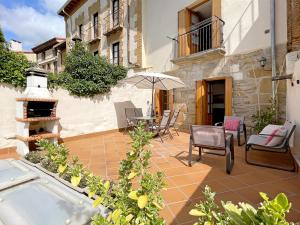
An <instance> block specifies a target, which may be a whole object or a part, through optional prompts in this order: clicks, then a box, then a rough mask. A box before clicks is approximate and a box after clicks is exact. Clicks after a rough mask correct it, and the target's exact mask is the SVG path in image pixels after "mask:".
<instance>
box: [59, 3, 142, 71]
mask: <svg viewBox="0 0 300 225" xmlns="http://www.w3.org/2000/svg"><path fill="white" fill-rule="evenodd" d="M141 10H142V0H81V1H75V0H68V1H67V2H66V3H65V4H64V5H63V6H62V8H61V9H60V10H59V12H58V13H59V15H61V16H63V17H64V19H65V23H66V40H67V41H66V42H67V50H69V49H70V48H71V47H72V44H73V43H74V41H75V40H80V41H83V42H84V43H86V44H87V46H88V48H89V49H90V51H91V52H93V53H94V54H95V55H99V56H104V57H106V58H107V60H108V61H109V62H111V63H116V64H121V65H124V66H126V67H129V68H140V67H141V65H142V38H141V36H142V35H141V33H142V16H141V15H142V12H141Z"/></svg>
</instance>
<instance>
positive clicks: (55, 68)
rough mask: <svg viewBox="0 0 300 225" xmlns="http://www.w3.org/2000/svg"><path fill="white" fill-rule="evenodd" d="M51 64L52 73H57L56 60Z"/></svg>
mask: <svg viewBox="0 0 300 225" xmlns="http://www.w3.org/2000/svg"><path fill="white" fill-rule="evenodd" d="M53 66H54V73H57V62H56V61H54V62H53Z"/></svg>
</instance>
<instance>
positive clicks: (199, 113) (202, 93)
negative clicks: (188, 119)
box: [195, 80, 208, 125]
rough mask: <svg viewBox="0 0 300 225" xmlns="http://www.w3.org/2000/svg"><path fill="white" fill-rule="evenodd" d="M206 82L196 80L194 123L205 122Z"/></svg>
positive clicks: (200, 123) (203, 123)
mask: <svg viewBox="0 0 300 225" xmlns="http://www.w3.org/2000/svg"><path fill="white" fill-rule="evenodd" d="M207 119H208V118H207V82H206V81H205V80H199V81H196V121H195V122H196V124H198V125H205V124H207Z"/></svg>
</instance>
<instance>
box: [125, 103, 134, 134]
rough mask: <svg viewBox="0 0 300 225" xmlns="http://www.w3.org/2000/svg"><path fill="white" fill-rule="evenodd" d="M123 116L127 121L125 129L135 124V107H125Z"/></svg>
mask: <svg viewBox="0 0 300 225" xmlns="http://www.w3.org/2000/svg"><path fill="white" fill-rule="evenodd" d="M125 116H126V122H127V127H126V130H127V129H128V128H132V127H135V126H136V125H137V121H136V120H135V119H134V117H136V115H135V108H125Z"/></svg>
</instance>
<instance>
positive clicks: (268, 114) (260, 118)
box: [252, 103, 278, 133]
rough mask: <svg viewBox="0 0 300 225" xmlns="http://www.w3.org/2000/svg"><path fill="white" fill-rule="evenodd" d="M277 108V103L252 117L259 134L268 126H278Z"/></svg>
mask: <svg viewBox="0 0 300 225" xmlns="http://www.w3.org/2000/svg"><path fill="white" fill-rule="evenodd" d="M276 113H277V106H276V103H274V104H271V105H270V106H269V107H266V108H265V109H263V110H260V111H258V112H256V114H254V115H252V122H253V124H254V130H255V131H256V132H257V133H259V132H261V131H262V129H264V127H265V126H267V125H268V124H277V123H278V121H277V118H276Z"/></svg>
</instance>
